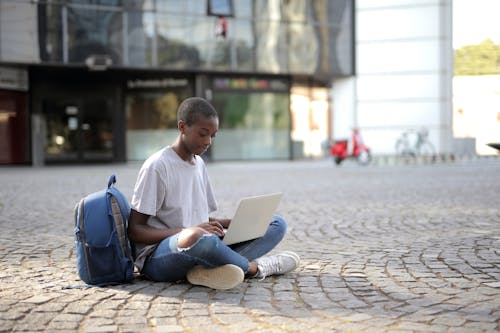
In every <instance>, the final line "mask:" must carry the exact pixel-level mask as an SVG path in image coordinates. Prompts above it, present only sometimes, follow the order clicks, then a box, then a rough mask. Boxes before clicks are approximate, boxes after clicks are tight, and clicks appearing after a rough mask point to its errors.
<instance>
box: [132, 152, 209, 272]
mask: <svg viewBox="0 0 500 333" xmlns="http://www.w3.org/2000/svg"><path fill="white" fill-rule="evenodd" d="M131 208H132V209H134V210H136V211H138V212H139V213H143V214H147V215H150V217H149V219H148V222H147V223H148V225H149V226H151V227H154V228H171V229H176V228H186V227H192V226H197V225H199V224H201V223H204V222H208V218H209V213H211V212H213V211H215V210H217V202H216V200H215V196H214V193H213V189H212V185H211V184H210V179H209V177H208V172H207V168H206V165H205V163H204V162H203V159H202V158H201V157H199V156H197V155H195V163H194V164H191V163H189V162H186V161H184V160H183V159H181V158H180V157H179V155H177V153H176V152H175V151H174V150H173V149H172V148H171V147H166V148H164V149H162V150H160V151H158V152H156V153H154V154H153V155H151V156H150V157H149V158H148V159H147V160H146V161H145V162H144V164H143V165H142V167H141V169H140V171H139V175H138V177H137V182H136V184H135V188H134V194H133V196H132V202H131ZM135 245H136V262H135V264H136V265H137V267H138V268H139V269H142V266H143V265H144V260H145V259H146V256H147V255H149V254H150V253H151V252H153V251H154V249H155V247H156V245H157V244H155V245H145V244H140V243H136V244H135Z"/></svg>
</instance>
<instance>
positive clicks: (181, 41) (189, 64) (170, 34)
mask: <svg viewBox="0 0 500 333" xmlns="http://www.w3.org/2000/svg"><path fill="white" fill-rule="evenodd" d="M195 18H196V17H195V16H189V15H178V14H165V13H158V14H157V32H158V37H157V43H158V65H159V66H161V67H169V68H198V67H199V66H200V63H201V56H200V51H199V49H198V48H197V46H195V45H192V44H189V41H191V43H193V41H192V40H191V38H192V37H194V36H196V35H195V34H194V33H193V30H195V28H193V27H197V25H198V24H199V23H200V22H198V21H197V20H196V19H195Z"/></svg>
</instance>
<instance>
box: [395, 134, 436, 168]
mask: <svg viewBox="0 0 500 333" xmlns="http://www.w3.org/2000/svg"><path fill="white" fill-rule="evenodd" d="M396 154H397V155H398V156H401V157H411V158H416V157H419V156H422V157H426V158H432V160H434V159H435V158H436V149H435V148H434V145H433V144H432V143H431V142H430V141H429V131H428V130H427V128H422V129H420V130H418V131H417V130H414V129H410V130H407V131H405V132H403V133H402V134H401V136H400V137H399V138H398V139H397V141H396Z"/></svg>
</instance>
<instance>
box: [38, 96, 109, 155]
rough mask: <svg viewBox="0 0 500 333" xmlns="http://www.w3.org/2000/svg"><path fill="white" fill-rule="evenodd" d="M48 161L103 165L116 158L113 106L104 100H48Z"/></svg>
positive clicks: (90, 98)
mask: <svg viewBox="0 0 500 333" xmlns="http://www.w3.org/2000/svg"><path fill="white" fill-rule="evenodd" d="M42 110H43V116H44V120H45V161H46V162H47V163H56V162H101V161H102V162H104V161H112V160H113V158H114V149H113V148H114V136H113V105H112V101H111V100H110V99H107V98H105V97H99V96H95V97H89V96H81V97H73V98H57V97H54V98H48V99H45V100H44V101H43V103H42Z"/></svg>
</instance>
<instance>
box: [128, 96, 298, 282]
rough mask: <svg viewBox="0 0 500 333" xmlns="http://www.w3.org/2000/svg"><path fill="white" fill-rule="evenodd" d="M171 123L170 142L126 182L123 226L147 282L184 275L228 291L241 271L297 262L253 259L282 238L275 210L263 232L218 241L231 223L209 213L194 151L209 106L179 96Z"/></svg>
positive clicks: (208, 193) (201, 145)
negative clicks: (129, 187) (128, 193)
mask: <svg viewBox="0 0 500 333" xmlns="http://www.w3.org/2000/svg"><path fill="white" fill-rule="evenodd" d="M177 127H178V130H179V135H178V136H177V139H176V141H175V142H174V143H173V144H172V145H171V146H168V147H166V148H163V149H162V150H160V151H158V152H156V153H155V154H153V155H152V156H151V157H149V158H148V159H147V160H146V161H145V162H144V164H143V165H142V167H141V170H140V171H139V175H138V177H137V182H136V185H135V188H134V194H133V197H132V202H131V207H132V211H131V214H130V221H129V227H128V230H129V235H130V239H131V240H132V241H133V242H134V243H135V246H136V260H135V264H136V265H137V267H138V268H139V270H140V271H141V273H143V274H144V275H145V276H146V277H147V278H149V279H151V280H154V281H169V282H175V281H178V280H185V279H187V280H188V281H189V282H190V283H191V284H194V285H202V286H206V287H209V288H213V289H231V288H234V287H236V286H237V285H239V284H240V283H241V282H243V279H244V277H245V275H247V276H248V277H258V278H261V279H263V278H265V277H266V276H269V275H273V274H285V273H288V272H291V271H293V270H294V269H295V268H296V267H297V266H298V264H299V257H298V256H297V255H296V254H295V253H293V252H283V253H280V254H277V255H274V256H270V257H261V256H262V255H264V254H266V253H268V252H269V251H271V250H272V249H273V248H274V247H275V246H276V245H277V244H278V243H279V242H280V241H281V240H282V239H283V237H284V235H285V232H286V223H285V221H284V220H283V218H281V217H279V216H275V217H274V218H273V220H272V221H271V222H270V224H269V228H268V230H267V232H266V234H265V235H264V236H263V237H261V238H258V239H255V240H251V241H247V242H243V243H239V244H235V245H232V246H227V245H225V244H224V243H222V241H221V237H223V236H224V230H223V228H227V227H228V226H229V224H230V223H231V221H230V220H229V219H214V218H209V214H210V213H212V212H213V211H215V210H216V209H217V204H216V201H215V196H214V193H213V190H212V186H211V184H210V180H209V178H208V173H207V169H206V166H205V163H204V162H203V159H202V158H201V157H200V156H199V155H201V154H203V153H204V152H205V151H206V150H207V149H208V147H209V146H210V144H211V143H212V140H213V138H214V137H215V135H216V133H217V131H218V129H219V118H218V115H217V112H216V111H215V109H214V108H213V106H212V105H210V104H209V103H208V102H207V101H206V100H204V99H202V98H198V97H191V98H188V99H186V100H184V101H183V102H182V103H181V104H180V105H179V108H178V110H177Z"/></svg>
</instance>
